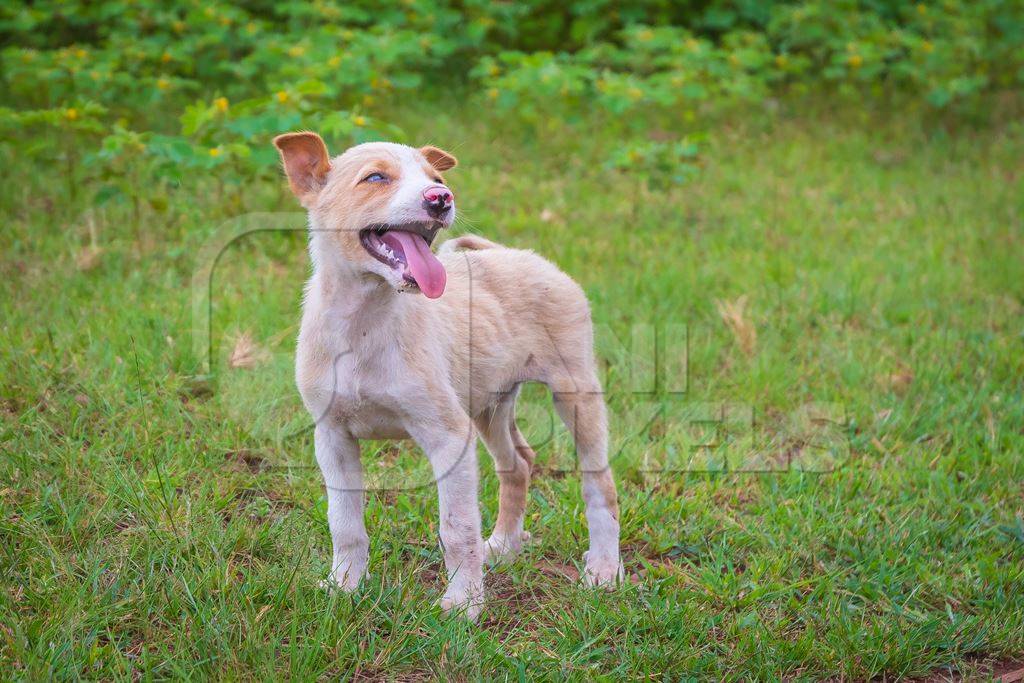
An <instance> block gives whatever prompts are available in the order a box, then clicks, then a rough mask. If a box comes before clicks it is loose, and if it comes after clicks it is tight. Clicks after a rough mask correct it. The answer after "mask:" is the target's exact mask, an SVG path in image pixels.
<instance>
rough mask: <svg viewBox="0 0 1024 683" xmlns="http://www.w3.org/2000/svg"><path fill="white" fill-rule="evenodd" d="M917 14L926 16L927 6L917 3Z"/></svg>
mask: <svg viewBox="0 0 1024 683" xmlns="http://www.w3.org/2000/svg"><path fill="white" fill-rule="evenodd" d="M917 13H918V14H927V13H928V6H927V5H925V4H924V3H923V2H919V3H917Z"/></svg>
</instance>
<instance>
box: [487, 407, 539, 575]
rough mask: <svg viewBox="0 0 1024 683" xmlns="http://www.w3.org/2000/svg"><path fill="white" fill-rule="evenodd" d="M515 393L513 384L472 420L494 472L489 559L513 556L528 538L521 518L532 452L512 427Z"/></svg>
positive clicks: (524, 507) (494, 559) (498, 559)
mask: <svg viewBox="0 0 1024 683" xmlns="http://www.w3.org/2000/svg"><path fill="white" fill-rule="evenodd" d="M518 396H519V387H516V388H515V389H513V390H512V391H511V392H509V393H508V394H505V395H504V396H502V397H501V399H500V400H499V401H498V403H497V404H496V405H495V406H493V407H492V408H489V409H488V410H485V411H484V412H483V413H481V414H480V415H479V416H477V418H476V419H475V420H474V422H475V424H476V428H477V431H479V433H480V437H481V438H482V439H483V441H484V444H486V446H487V450H488V451H489V452H490V454H491V457H492V458H493V459H494V470H495V472H496V473H497V475H498V486H499V493H498V520H497V522H496V523H495V525H494V532H493V533H492V534H491V537H490V538H489V539H487V543H486V550H487V558H488V560H489V561H491V562H497V561H501V560H505V559H509V558H511V557H514V556H515V555H517V554H518V553H519V551H520V550H522V547H523V541H526V540H528V539H529V538H530V534H529V533H528V532H526V531H525V530H524V529H523V519H524V516H525V514H526V493H527V490H528V489H529V486H530V471H531V469H532V467H533V460H534V453H533V449H531V448H530V446H529V444H527V443H526V439H525V438H524V437H523V435H522V434H521V433H520V432H519V428H518V427H516V417H515V406H516V398H517V397H518Z"/></svg>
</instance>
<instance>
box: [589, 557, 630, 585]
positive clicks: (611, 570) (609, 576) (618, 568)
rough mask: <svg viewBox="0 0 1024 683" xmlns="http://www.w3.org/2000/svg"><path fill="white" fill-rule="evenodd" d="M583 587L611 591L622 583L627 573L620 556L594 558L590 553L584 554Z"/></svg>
mask: <svg viewBox="0 0 1024 683" xmlns="http://www.w3.org/2000/svg"><path fill="white" fill-rule="evenodd" d="M583 563H584V565H585V569H584V571H583V585H585V586H588V587H591V588H607V589H611V588H614V587H615V586H617V585H618V584H620V583H622V581H623V579H624V577H625V575H626V572H625V569H624V568H623V566H622V562H620V561H619V558H618V554H616V555H615V556H614V557H613V556H608V555H604V556H601V557H595V556H593V555H592V554H591V553H590V551H589V550H588V551H587V552H585V553H583Z"/></svg>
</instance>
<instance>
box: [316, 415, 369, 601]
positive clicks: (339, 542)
mask: <svg viewBox="0 0 1024 683" xmlns="http://www.w3.org/2000/svg"><path fill="white" fill-rule="evenodd" d="M313 439H314V445H315V448H316V461H317V464H319V465H320V472H321V474H323V477H324V485H325V486H326V487H327V524H328V526H329V527H330V529H331V545H332V546H333V557H332V560H331V574H330V576H329V579H328V580H329V582H330V583H332V584H334V585H337V586H339V587H340V588H342V589H344V590H347V591H352V590H355V589H356V587H357V586H358V585H359V581H360V580H361V579H362V578H363V575H364V574H365V573H366V560H367V555H368V553H369V549H370V539H369V537H368V536H367V535H366V526H365V524H364V521H363V466H362V463H360V462H359V442H358V441H356V439H355V438H354V437H352V436H351V435H350V434H348V433H347V432H346V431H344V430H343V429H342V428H341V427H340V426H338V425H335V424H330V423H328V422H325V421H321V423H320V424H318V425H317V426H316V431H315V432H314V434H313Z"/></svg>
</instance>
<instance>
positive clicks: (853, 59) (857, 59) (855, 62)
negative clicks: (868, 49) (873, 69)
mask: <svg viewBox="0 0 1024 683" xmlns="http://www.w3.org/2000/svg"><path fill="white" fill-rule="evenodd" d="M846 63H847V64H849V65H850V67H851V68H854V69H859V68H860V67H861V65H862V64H863V63H864V58H863V57H861V56H860V55H850V56H849V57H847V58H846Z"/></svg>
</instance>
